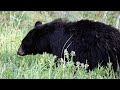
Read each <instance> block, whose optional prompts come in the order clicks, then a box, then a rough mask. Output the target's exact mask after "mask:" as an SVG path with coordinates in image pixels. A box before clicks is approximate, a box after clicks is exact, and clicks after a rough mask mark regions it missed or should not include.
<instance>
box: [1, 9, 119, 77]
mask: <svg viewBox="0 0 120 90" xmlns="http://www.w3.org/2000/svg"><path fill="white" fill-rule="evenodd" d="M119 15H120V12H115V11H114V12H113V11H69V12H63V11H49V12H46V11H39V12H38V11H0V79H117V78H120V76H119V73H114V72H113V70H112V68H111V63H109V64H108V68H103V67H101V66H99V67H98V68H96V69H95V70H93V71H89V72H87V71H86V70H85V68H86V67H85V65H83V64H81V66H79V67H75V66H74V64H73V62H72V60H71V61H70V62H67V64H66V65H65V64H64V62H63V63H62V64H61V65H59V67H57V68H56V67H54V60H55V58H56V56H53V55H52V54H47V53H44V54H43V55H39V54H37V55H35V56H32V55H30V56H25V57H20V56H18V55H17V54H16V53H17V50H18V48H19V45H20V43H21V40H22V39H23V38H24V36H25V35H26V34H27V32H28V31H29V30H30V29H32V28H33V26H34V23H35V22H36V21H38V20H40V21H42V22H43V23H46V22H50V21H52V20H54V19H56V18H60V17H61V18H62V17H64V18H68V19H69V20H70V21H76V20H81V19H90V20H96V21H101V22H104V23H106V24H111V25H113V26H114V27H116V28H119V26H120V24H119V22H118V21H119ZM76 68H77V71H76ZM75 72H76V73H75Z"/></svg>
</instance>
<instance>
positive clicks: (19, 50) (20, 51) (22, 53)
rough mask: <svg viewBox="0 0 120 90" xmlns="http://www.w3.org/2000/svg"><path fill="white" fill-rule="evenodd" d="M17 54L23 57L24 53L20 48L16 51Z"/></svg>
mask: <svg viewBox="0 0 120 90" xmlns="http://www.w3.org/2000/svg"><path fill="white" fill-rule="evenodd" d="M17 54H18V55H20V56H24V55H25V53H24V51H23V49H22V47H20V48H19V49H18V52H17Z"/></svg>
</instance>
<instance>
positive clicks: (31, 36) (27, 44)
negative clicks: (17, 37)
mask: <svg viewBox="0 0 120 90" xmlns="http://www.w3.org/2000/svg"><path fill="white" fill-rule="evenodd" d="M48 28H49V27H48V25H47V24H42V23H41V22H40V21H37V22H36V23H35V25H34V28H33V29H32V30H30V31H29V32H28V34H27V35H26V36H25V38H24V39H23V40H22V43H21V45H20V47H19V49H18V52H17V54H18V55H20V56H24V55H29V54H33V55H35V54H37V53H39V54H42V53H43V52H48V53H50V52H51V50H50V45H49V40H48V38H49V37H48V33H47V29H48Z"/></svg>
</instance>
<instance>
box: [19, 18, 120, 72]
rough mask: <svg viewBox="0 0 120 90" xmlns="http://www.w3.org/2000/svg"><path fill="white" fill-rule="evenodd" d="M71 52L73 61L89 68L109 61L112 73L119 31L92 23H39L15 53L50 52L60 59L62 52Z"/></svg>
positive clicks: (119, 50)
mask: <svg viewBox="0 0 120 90" xmlns="http://www.w3.org/2000/svg"><path fill="white" fill-rule="evenodd" d="M66 48H67V50H68V52H71V51H75V54H76V56H75V58H74V62H77V61H79V62H80V63H86V60H87V63H88V64H89V69H91V70H92V69H93V68H94V67H96V66H97V65H98V63H100V64H101V65H105V66H106V65H107V63H108V62H109V61H110V62H111V63H112V65H113V69H114V70H116V69H117V66H118V65H119V64H120V32H119V30H117V29H116V28H114V27H112V26H110V25H106V24H104V23H101V22H95V21H92V20H80V21H75V22H70V21H68V20H65V19H61V18H59V19H55V20H54V21H51V22H48V23H46V24H42V23H41V22H40V21H37V22H36V23H35V26H34V28H33V29H32V30H30V31H29V33H28V34H27V35H26V37H25V38H24V39H23V41H22V44H21V45H20V48H19V49H18V52H17V53H18V54H19V55H21V56H24V55H28V54H33V55H35V54H37V53H39V54H42V53H43V52H47V53H51V54H53V55H56V56H58V58H61V57H63V54H64V53H63V51H64V50H65V49H66Z"/></svg>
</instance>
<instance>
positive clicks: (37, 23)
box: [34, 21, 42, 27]
mask: <svg viewBox="0 0 120 90" xmlns="http://www.w3.org/2000/svg"><path fill="white" fill-rule="evenodd" d="M41 24H42V22H40V21H37V22H36V23H35V26H34V27H37V26H40V25H41Z"/></svg>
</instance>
